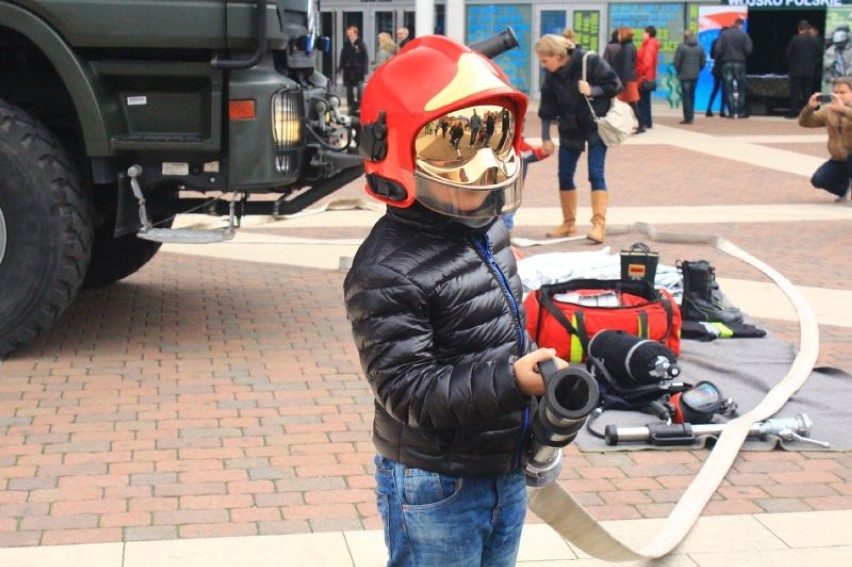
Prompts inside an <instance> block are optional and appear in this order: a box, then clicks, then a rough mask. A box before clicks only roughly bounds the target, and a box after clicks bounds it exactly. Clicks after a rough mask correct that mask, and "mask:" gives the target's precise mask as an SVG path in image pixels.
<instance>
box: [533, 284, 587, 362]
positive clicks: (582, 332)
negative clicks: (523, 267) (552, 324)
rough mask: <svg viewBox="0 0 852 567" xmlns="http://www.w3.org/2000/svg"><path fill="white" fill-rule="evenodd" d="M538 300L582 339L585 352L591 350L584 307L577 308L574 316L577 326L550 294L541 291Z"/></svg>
mask: <svg viewBox="0 0 852 567" xmlns="http://www.w3.org/2000/svg"><path fill="white" fill-rule="evenodd" d="M538 302H539V305H541V306H542V307H544V308H545V309H547V312H548V313H550V314H551V315H553V317H554V319H556V320H557V321H558V322H559V324H560V325H562V326H563V327H564V328H565V330H566V331H568V333H569V334H571V335H574V336H575V337H577V338H578V339H580V345H581V346H582V347H583V353H586V352H589V334H588V333H587V332H586V322H585V315H584V314H583V310H582V309H577V310H576V311H575V312H574V317H576V318H577V326H576V327H575V326H574V325H572V324H571V321H569V320H568V317H566V316H565V313H563V312H562V311H560V310H559V308H558V307H556V306H555V305H554V304H553V301H552V300H551V299H550V295H549V294H547V293H539V296H538ZM540 315H541V311H539V316H540ZM540 321H541V319H539V322H540Z"/></svg>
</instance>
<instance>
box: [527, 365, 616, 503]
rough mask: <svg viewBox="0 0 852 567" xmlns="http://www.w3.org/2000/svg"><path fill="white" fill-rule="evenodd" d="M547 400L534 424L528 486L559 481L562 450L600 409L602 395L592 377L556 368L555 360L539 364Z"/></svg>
mask: <svg viewBox="0 0 852 567" xmlns="http://www.w3.org/2000/svg"><path fill="white" fill-rule="evenodd" d="M539 371H540V372H541V375H542V378H543V379H544V382H545V390H544V396H543V397H542V398H541V401H540V402H539V405H538V410H536V413H535V415H534V416H533V420H532V434H533V435H532V440H531V442H530V447H529V462H528V463H527V465H526V467H525V469H524V474H525V475H526V477H527V485H528V486H544V485H545V484H549V483H550V482H553V481H554V480H556V478H557V477H558V476H559V471H560V470H561V469H562V462H561V460H562V447H565V446H566V445H568V444H569V443H571V442H572V441H573V440H574V438H575V437H576V436H577V433H579V432H580V430H581V429H582V428H583V424H584V423H585V422H586V418H587V417H588V416H589V414H590V413H591V412H592V410H594V409H595V407H597V405H598V400H599V399H600V392H599V390H598V384H597V382H596V381H595V379H594V378H592V376H591V374H589V373H588V372H586V371H585V370H583V369H582V368H577V367H569V368H563V369H561V370H559V369H557V368H556V363H555V362H554V361H553V360H547V361H545V362H542V363H540V364H539Z"/></svg>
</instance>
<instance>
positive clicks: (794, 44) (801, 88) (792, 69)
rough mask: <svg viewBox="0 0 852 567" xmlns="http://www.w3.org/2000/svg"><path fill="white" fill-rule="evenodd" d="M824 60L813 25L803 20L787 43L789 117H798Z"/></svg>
mask: <svg viewBox="0 0 852 567" xmlns="http://www.w3.org/2000/svg"><path fill="white" fill-rule="evenodd" d="M821 61H822V45H821V43H820V40H818V39H817V38H816V37H815V36H813V35H812V34H811V25H810V24H809V23H808V21H807V20H801V21H800V22H799V25H798V33H797V34H796V35H794V36H793V38H792V39H791V40H790V43H788V44H787V74H788V75H789V76H790V108H789V111H788V112H787V118H798V116H799V112H800V111H801V110H802V108H803V107H804V106H805V104H807V101H808V99H809V98H810V94H811V85H813V83H814V76H815V75H816V74H817V71H818V69H819V65H820V62H821Z"/></svg>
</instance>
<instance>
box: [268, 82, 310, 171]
mask: <svg viewBox="0 0 852 567" xmlns="http://www.w3.org/2000/svg"><path fill="white" fill-rule="evenodd" d="M272 136H273V138H274V139H275V164H276V167H277V168H278V171H279V172H280V173H283V174H285V175H292V174H294V173H297V172H298V170H299V168H300V166H301V159H300V158H301V151H300V150H301V146H302V140H303V139H304V137H305V99H304V96H303V95H302V92H301V91H298V90H297V91H278V92H277V93H275V94H274V95H273V96H272Z"/></svg>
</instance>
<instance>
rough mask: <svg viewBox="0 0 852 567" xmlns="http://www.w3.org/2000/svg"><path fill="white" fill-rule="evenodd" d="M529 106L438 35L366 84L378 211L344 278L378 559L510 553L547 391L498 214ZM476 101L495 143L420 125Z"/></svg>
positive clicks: (446, 560) (426, 560)
mask: <svg viewBox="0 0 852 567" xmlns="http://www.w3.org/2000/svg"><path fill="white" fill-rule="evenodd" d="M424 69H428V70H429V72H428V73H424V72H423V70H424ZM399 85H405V86H406V96H404V97H400V96H397V95H396V93H397V92H398V87H399ZM526 106H527V98H526V96H525V95H523V94H522V93H520V92H519V91H517V90H516V89H514V88H512V87H511V86H510V84H509V82H508V79H507V77H506V76H505V74H504V73H503V72H502V71H500V70H499V68H498V67H496V66H495V65H494V64H493V63H492V62H491V61H490V60H488V59H486V58H485V57H484V56H483V55H481V54H480V53H478V52H474V51H472V50H471V49H469V48H467V47H465V46H463V45H461V44H459V43H457V42H455V41H454V40H451V39H449V38H446V37H443V36H424V37H420V38H416V39H414V40H412V42H411V43H410V44H408V46H406V48H405V49H404V50H402V51H401V52H400V53H399V54H398V55H397V56H396V57H395V59H394V64H393V65H383V66H381V67H379V68H378V69H376V71H375V73H374V74H373V76H372V78H371V79H370V81H369V82H368V83H367V87H366V89H365V92H364V100H363V104H362V106H361V122H362V129H361V146H360V147H361V151H362V153H363V154H364V155H365V156H366V158H367V159H366V161H365V164H364V165H365V172H366V179H367V192H368V193H369V194H370V195H371V196H372V197H374V198H376V199H378V200H380V201H382V202H384V203H386V204H387V211H386V213H385V215H384V216H383V217H382V218H381V219H379V221H378V222H377V223H376V225H375V226H374V227H373V229H372V231H371V232H370V234H369V236H368V237H367V239H366V240H365V241H364V243H363V244H362V245H361V247H360V248H359V249H358V252H357V253H356V255H355V257H354V259H353V262H352V268H351V269H350V271H349V273H348V274H347V275H346V278H345V281H344V285H343V287H344V302H345V306H346V315H347V318H348V319H349V321H350V323H351V325H352V335H353V338H354V340H355V345H356V347H357V348H358V353H359V355H360V360H361V367H362V369H363V371H364V374H365V376H366V377H367V380H368V381H369V383H370V386H371V388H372V391H373V394H374V398H375V417H374V421H373V443H374V445H375V447H376V451H377V456H376V459H375V464H376V495H377V500H378V506H379V511H380V513H381V516H382V522H383V524H384V530H385V543H386V545H387V547H388V555H389V563H388V565H393V566H409V565H411V566H414V565H465V566H466V565H488V566H495V567H509V566H511V565H514V564H515V561H516V558H517V551H518V544H519V541H520V534H521V530H522V528H523V523H524V515H525V510H526V487H525V479H524V474H523V467H524V465H525V463H526V461H527V460H528V456H527V443H528V441H529V436H530V432H529V424H530V417H531V416H532V415H533V414H534V412H535V408H536V403H535V397H534V396H538V395H541V394H542V393H543V391H544V383H543V381H542V378H541V375H540V374H539V373H538V372H537V370H536V368H537V365H538V363H539V362H542V361H544V360H547V359H551V358H554V357H555V351H554V350H553V349H538V348H536V346H535V345H534V344H533V343H532V341H531V340H530V337H529V335H528V334H527V332H526V330H525V329H526V321H525V314H524V310H523V304H522V302H521V297H522V286H521V281H520V278H519V277H518V272H517V265H516V263H515V258H514V255H513V253H512V249H511V247H510V246H509V235H508V231H507V229H506V226H505V224H504V223H503V222H498V219H499V215H500V214H501V213H506V212H510V211H512V210H514V209H516V208H517V207H518V206H519V204H520V190H521V159H520V155H519V148H520V139H521V132H520V126H521V124H522V121H523V116H524V113H525V111H526ZM474 108H476V109H477V111H478V114H480V115H484V114H485V113H486V112H503V111H504V110H505V111H506V112H507V113H508V114H509V119H508V121H507V123H508V125H509V126H508V127H509V128H510V132H509V133H508V135H507V136H505V138H504V137H502V136H501V139H504V140H505V142H504V143H505V146H500V145H498V143H497V142H493V141H492V142H491V145H488V146H484V147H483V146H477V147H474V148H470V147H467V146H466V145H465V146H463V147H462V148H460V149H459V150H458V153H457V152H456V150H454V149H452V148H450V147H448V144H446V142H445V141H444V140H442V139H440V138H438V139H435V138H434V137H433V136H429V135H426V134H425V131H424V125H425V124H427V123H429V122H432V121H438V122H439V123H440V121H441V120H442V119H443V117H445V116H447V117H460V116H462V117H468V116H470V115H471V111H472V110H473V109H474ZM495 138H496V136H495ZM556 360H557V365H558V366H560V367H564V366H565V365H566V363H565V362H564V361H561V360H559V359H556Z"/></svg>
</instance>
